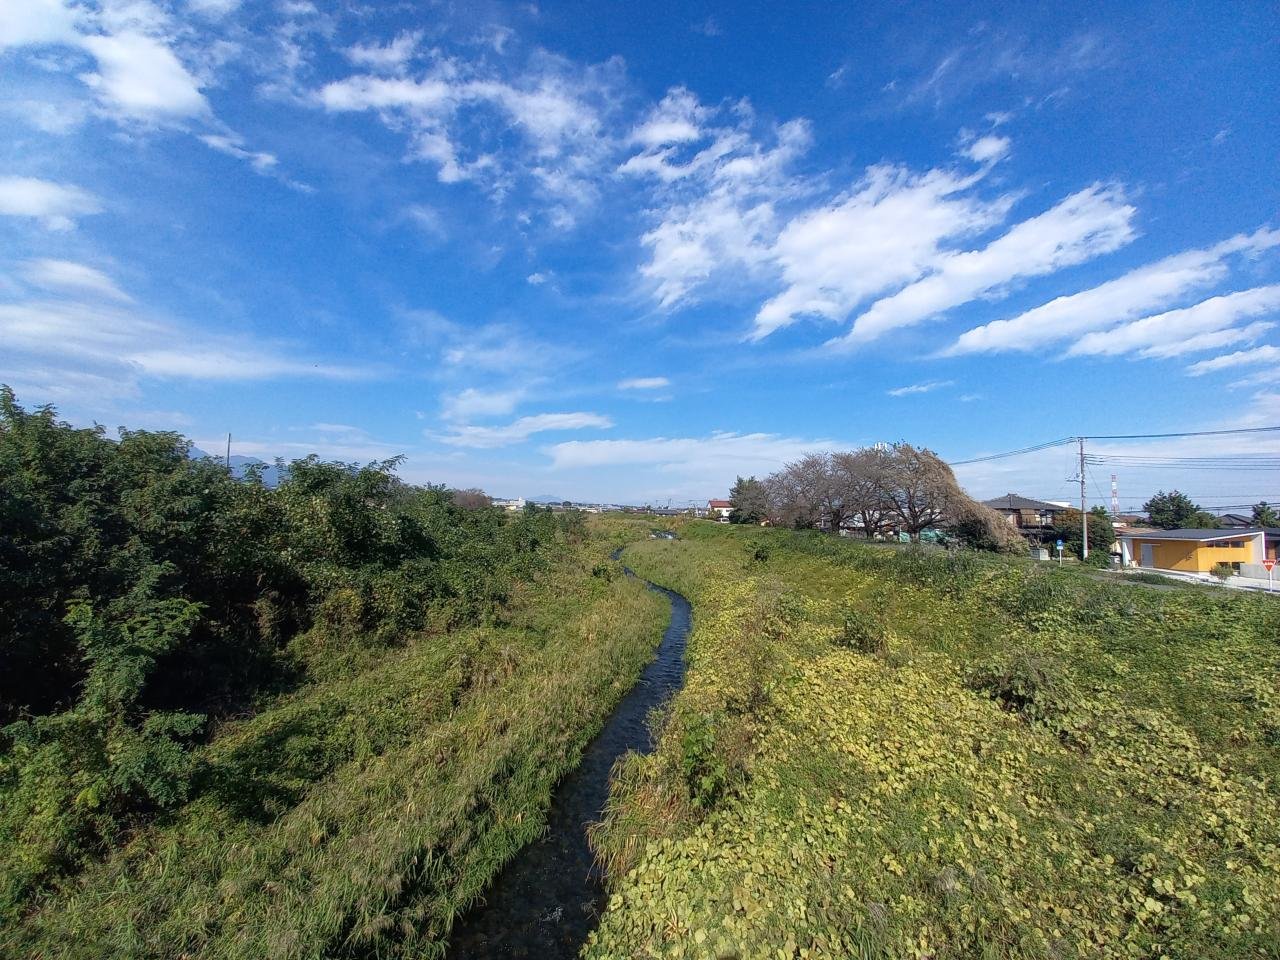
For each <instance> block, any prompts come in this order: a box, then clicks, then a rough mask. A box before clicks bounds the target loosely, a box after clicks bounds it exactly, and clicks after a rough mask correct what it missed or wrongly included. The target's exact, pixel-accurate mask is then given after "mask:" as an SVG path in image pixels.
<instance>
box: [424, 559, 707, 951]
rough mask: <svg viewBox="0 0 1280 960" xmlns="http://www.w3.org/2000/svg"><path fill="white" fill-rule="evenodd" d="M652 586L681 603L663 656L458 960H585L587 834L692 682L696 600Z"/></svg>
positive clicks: (476, 912) (483, 910) (473, 915)
mask: <svg viewBox="0 0 1280 960" xmlns="http://www.w3.org/2000/svg"><path fill="white" fill-rule="evenodd" d="M617 556H618V554H617V553H615V554H614V559H617ZM624 569H625V568H624ZM626 572H627V576H634V574H633V573H632V572H631V571H630V570H627V571H626ZM646 583H647V585H648V587H649V589H651V590H656V591H657V592H659V593H662V594H664V595H665V596H666V597H667V598H668V599H669V600H670V601H671V622H670V623H669V624H668V625H667V629H666V632H665V633H664V634H663V637H662V643H661V644H660V645H659V646H658V652H657V656H656V657H655V658H654V660H653V662H652V663H650V664H649V665H648V666H647V667H645V669H644V672H643V673H641V674H640V679H639V680H638V681H636V685H635V686H634V687H632V688H631V691H630V692H629V693H628V694H627V695H626V696H625V697H624V698H623V699H622V702H621V703H619V704H618V707H617V709H616V710H614V711H613V714H612V715H611V716H610V717H609V719H608V720H606V721H605V725H604V727H603V729H601V731H600V733H599V734H598V735H597V736H596V738H595V739H594V740H592V741H591V743H590V744H589V745H588V746H587V749H586V752H585V753H584V754H583V756H582V763H581V764H579V765H578V767H577V769H575V770H574V771H573V772H572V773H570V774H569V775H568V776H567V777H565V779H564V780H562V781H561V782H560V785H559V786H558V787H556V790H555V793H554V794H553V795H552V798H551V811H550V814H549V816H548V818H547V830H546V833H545V834H543V836H542V838H541V839H539V840H535V841H534V842H533V843H531V844H529V846H527V847H525V848H524V849H523V850H522V851H520V853H518V854H517V855H516V857H515V859H514V860H512V861H511V862H510V863H509V864H507V866H506V867H505V868H504V869H503V870H502V872H501V873H499V874H498V877H497V879H496V880H495V881H494V883H493V886H492V887H491V888H490V889H489V892H488V894H487V895H486V896H485V900H484V902H483V903H481V904H478V905H477V906H476V907H474V908H473V909H472V910H471V911H470V912H469V913H468V914H466V915H465V916H463V917H461V918H460V919H459V920H458V923H457V924H456V925H455V926H454V928H453V934H452V936H451V937H450V940H449V951H448V957H449V960H481V958H486V960H487V958H497V957H504V958H505V957H529V958H538V960H557V958H566V960H567V958H571V957H576V956H577V955H578V951H579V950H580V949H581V948H582V945H583V943H585V942H586V939H587V935H588V934H590V932H591V931H592V930H593V929H595V925H596V922H597V920H598V919H599V915H600V908H601V906H602V904H603V900H604V887H603V884H602V882H601V877H600V875H599V871H598V870H597V869H596V868H595V864H594V861H593V858H592V855H591V848H590V847H589V846H588V845H587V825H588V824H590V823H592V822H594V821H597V820H599V819H600V817H601V814H602V813H603V811H604V803H605V800H606V799H607V798H608V796H609V771H610V769H611V768H612V767H613V762H614V761H615V760H617V759H618V757H620V756H621V755H622V754H624V753H626V752H627V751H628V750H635V751H637V752H639V753H648V752H649V751H650V750H652V749H653V742H652V739H651V734H650V731H649V726H648V723H647V719H648V716H649V712H650V711H651V710H652V709H653V708H654V707H656V706H659V705H660V704H662V703H664V702H665V701H666V700H667V698H669V697H670V696H671V695H672V694H673V693H674V692H675V691H676V690H678V689H679V687H680V684H681V683H683V682H684V647H685V641H686V639H687V638H688V636H689V627H690V625H691V623H692V612H691V610H690V608H689V601H688V600H686V599H685V598H684V597H682V596H681V595H680V594H678V593H676V592H674V591H672V590H668V589H666V588H665V587H659V586H656V585H655V584H652V583H648V582H647V581H646Z"/></svg>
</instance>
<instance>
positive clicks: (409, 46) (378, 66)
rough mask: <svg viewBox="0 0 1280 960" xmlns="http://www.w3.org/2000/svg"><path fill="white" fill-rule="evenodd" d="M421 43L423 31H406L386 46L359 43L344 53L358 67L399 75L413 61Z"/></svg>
mask: <svg viewBox="0 0 1280 960" xmlns="http://www.w3.org/2000/svg"><path fill="white" fill-rule="evenodd" d="M421 42H422V31H421V30H414V31H412V32H411V31H408V30H406V31H404V32H403V33H400V34H399V35H397V36H396V38H395V39H394V40H391V41H389V42H387V43H385V44H377V43H368V44H361V43H358V44H356V45H355V46H351V47H348V48H347V49H346V50H344V51H343V53H344V54H345V55H346V58H347V59H348V60H350V61H351V62H352V63H354V64H355V65H356V66H359V67H368V68H369V69H370V70H378V71H383V72H387V73H399V72H400V71H401V70H403V69H404V68H405V66H406V65H408V63H409V61H410V60H412V59H413V55H414V53H415V52H417V49H418V44H419V43H421Z"/></svg>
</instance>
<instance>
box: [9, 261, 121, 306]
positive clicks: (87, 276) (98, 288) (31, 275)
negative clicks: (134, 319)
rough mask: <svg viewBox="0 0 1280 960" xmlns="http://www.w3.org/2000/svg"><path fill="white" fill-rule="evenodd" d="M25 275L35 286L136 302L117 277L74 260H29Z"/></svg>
mask: <svg viewBox="0 0 1280 960" xmlns="http://www.w3.org/2000/svg"><path fill="white" fill-rule="evenodd" d="M19 272H20V273H21V275H22V278H23V279H24V280H25V281H26V282H27V283H29V284H31V285H32V286H35V287H40V288H41V289H43V290H49V291H54V292H57V293H68V294H75V295H80V296H84V295H88V296H91V297H97V298H101V299H106V300H117V301H120V302H121V303H132V302H133V297H131V296H129V295H128V294H127V293H125V292H124V291H123V290H121V289H120V288H119V287H118V286H117V285H116V282H115V281H114V280H112V279H111V278H110V277H109V276H107V275H106V274H105V273H103V272H102V271H101V270H98V269H97V268H96V267H90V266H86V265H85V264H83V263H74V262H72V261H70V260H49V259H41V260H28V261H26V262H25V263H23V264H22V265H21V266H20V267H19Z"/></svg>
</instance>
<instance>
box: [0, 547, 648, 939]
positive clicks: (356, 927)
mask: <svg viewBox="0 0 1280 960" xmlns="http://www.w3.org/2000/svg"><path fill="white" fill-rule="evenodd" d="M607 546H608V544H606V543H604V542H603V541H601V540H597V539H593V540H592V541H591V542H590V543H588V544H586V545H584V546H582V547H580V548H579V549H578V550H576V551H574V552H573V553H572V554H570V555H568V556H566V557H564V558H562V559H561V560H559V561H558V562H556V563H555V564H554V565H553V566H552V567H551V569H550V570H548V571H547V572H546V573H544V574H541V575H539V576H538V577H537V578H536V580H535V581H534V583H533V584H532V585H531V586H528V587H527V588H525V589H523V590H522V591H520V593H519V595H518V596H517V597H515V598H514V599H513V600H512V601H511V602H510V603H509V605H508V608H507V609H506V611H505V622H504V623H501V624H497V625H491V626H483V627H474V628H471V629H463V630H459V631H456V632H453V633H449V634H447V635H445V636H424V637H421V638H415V639H413V640H412V641H411V642H409V643H408V645H407V646H405V647H404V648H402V649H394V650H392V651H390V652H388V653H386V654H385V655H384V656H383V658H382V659H381V660H380V661H379V662H377V663H376V664H374V665H373V666H371V667H369V668H368V669H365V670H363V671H361V672H359V673H358V674H357V675H355V676H352V677H348V678H345V679H334V680H327V681H323V682H318V683H316V684H313V685H310V686H307V687H305V688H304V689H302V690H300V691H299V692H298V693H296V694H295V695H292V696H290V697H288V698H286V699H285V700H283V702H281V703H279V704H276V705H274V706H273V707H272V708H271V709H269V710H266V711H264V712H263V713H261V714H259V715H258V716H256V717H254V718H253V719H250V720H247V721H245V722H242V723H238V724H237V723H232V724H228V725H227V727H226V729H225V730H223V731H222V732H221V734H220V735H219V736H218V737H216V738H215V739H214V741H213V743H212V744H211V746H210V747H209V748H208V771H209V772H208V777H209V779H208V781H207V783H206V784H205V786H204V788H203V789H201V790H199V791H198V793H197V796H196V799H194V800H193V801H192V802H191V803H190V804H188V805H187V806H186V807H184V808H182V809H181V810H180V811H179V812H178V814H177V815H176V816H175V817H173V818H172V820H171V821H170V822H166V823H162V824H158V825H156V826H155V827H153V828H151V829H147V830H144V831H142V832H141V833H139V835H138V836H136V837H135V838H134V839H133V840H132V842H131V843H129V845H128V846H126V847H125V848H124V849H123V850H121V851H120V852H118V853H117V854H115V855H113V856H110V857H109V858H107V859H106V860H105V861H104V862H102V863H100V864H97V865H94V866H91V867H90V868H88V869H87V870H85V871H84V872H83V873H82V874H81V875H80V876H79V877H78V878H77V879H75V880H74V881H70V882H67V883H65V884H63V885H62V886H61V887H59V888H58V889H56V890H55V891H54V892H53V893H52V894H51V895H49V896H48V897H47V898H46V899H45V900H44V901H43V902H41V903H40V904H39V905H38V907H37V908H36V909H34V910H32V911H31V912H30V913H29V914H28V915H27V916H26V917H25V918H24V919H23V921H22V922H21V923H20V924H17V925H14V926H11V927H10V928H9V929H7V930H6V931H5V932H4V934H3V935H2V936H0V945H2V948H3V953H4V955H6V956H12V957H102V956H111V957H143V956H147V957H178V956H188V957H197V956H201V957H218V958H225V957H245V958H250V957H252V958H261V957H272V958H287V957H318V956H364V955H371V956H372V955H378V956H398V955H409V956H438V955H440V954H441V953H442V952H443V946H444V941H445V939H446V936H447V930H448V926H449V924H450V922H451V920H452V918H453V917H454V916H455V914H456V913H458V912H459V911H460V910H461V909H463V908H464V907H465V906H466V905H467V904H468V903H469V902H471V901H472V900H474V899H475V898H476V896H477V895H479V894H480V893H481V892H482V890H483V888H484V886H485V885H486V883H487V882H488V880H489V879H490V878H491V877H492V876H493V874H494V873H495V872H496V871H497V870H498V869H499V867H500V866H501V865H502V864H503V863H505V862H506V861H507V860H508V859H510V857H511V856H512V855H513V854H514V853H515V851H516V850H518V849H519V848H520V847H521V846H522V845H523V844H525V843H526V842H528V841H529V840H531V839H532V838H533V837H535V836H537V834H538V832H539V831H540V829H541V823H542V821H543V818H544V815H545V811H546V808H547V805H548V803H549V799H550V795H551V790H552V788H553V786H554V784H555V782H556V781H557V780H558V779H559V777H560V776H561V775H562V774H563V773H564V772H565V771H566V770H568V769H570V768H571V767H572V766H573V765H574V764H575V763H576V760H577V758H578V756H579V755H580V752H581V750H582V748H583V746H584V745H585V743H586V742H587V741H588V740H589V739H590V737H591V735H592V734H593V733H594V731H595V730H596V729H598V727H599V725H600V723H601V722H603V720H604V718H605V717H606V716H607V715H608V713H609V711H610V709H611V708H612V705H613V704H614V703H615V702H616V701H617V700H618V699H619V698H620V697H621V696H622V694H624V693H625V692H626V690H627V689H628V688H629V686H630V685H631V682H632V681H633V680H634V678H635V676H636V675H637V674H638V672H639V670H640V668H641V666H642V665H643V664H644V662H645V661H646V660H647V659H648V658H649V657H650V655H651V654H652V650H653V646H654V644H655V643H656V641H657V639H658V637H659V636H660V635H661V629H662V625H663V623H664V622H665V618H666V615H667V605H666V602H665V600H664V599H663V598H662V597H660V596H659V595H657V594H654V593H652V592H650V591H647V590H645V589H644V588H643V586H642V585H641V584H640V583H639V582H638V581H635V580H630V579H626V578H623V577H621V576H612V575H611V573H612V569H613V567H612V565H607V559H606V558H607V553H606V548H607ZM593 567H594V568H595V569H596V575H595V576H592V574H591V571H592V569H593ZM570 665H571V666H572V669H569V668H568V667H569V666H570Z"/></svg>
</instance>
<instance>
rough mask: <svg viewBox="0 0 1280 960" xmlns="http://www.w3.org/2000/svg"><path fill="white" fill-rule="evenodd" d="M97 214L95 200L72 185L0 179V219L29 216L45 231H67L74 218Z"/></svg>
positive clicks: (28, 178) (99, 207)
mask: <svg viewBox="0 0 1280 960" xmlns="http://www.w3.org/2000/svg"><path fill="white" fill-rule="evenodd" d="M101 212H102V204H101V202H100V201H99V200H98V198H97V197H95V196H94V195H93V194H91V193H89V192H88V191H87V190H82V189H81V188H80V187H77V186H74V185H72V184H65V183H54V182H53V181H51V180H40V179H37V178H35V177H5V176H0V216H8V217H29V218H31V219H34V220H38V221H39V222H40V223H41V224H43V225H44V226H45V227H46V228H47V229H49V230H70V229H71V228H72V227H74V226H75V223H76V220H77V218H79V217H83V216H88V215H90V214H94V213H101Z"/></svg>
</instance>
